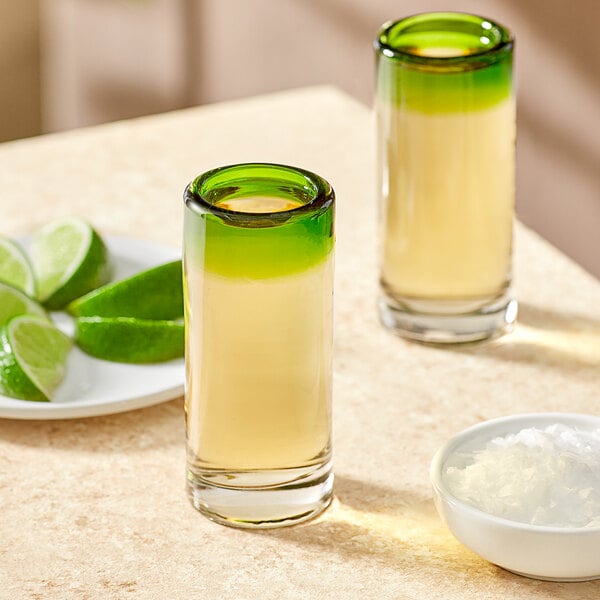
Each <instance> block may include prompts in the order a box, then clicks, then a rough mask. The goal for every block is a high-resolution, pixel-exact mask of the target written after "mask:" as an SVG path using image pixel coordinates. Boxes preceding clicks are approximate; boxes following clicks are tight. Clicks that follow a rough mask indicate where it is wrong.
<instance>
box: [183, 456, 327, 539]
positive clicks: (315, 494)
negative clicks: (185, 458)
mask: <svg viewBox="0 0 600 600" xmlns="http://www.w3.org/2000/svg"><path fill="white" fill-rule="evenodd" d="M225 481H227V484H226V485H225V483H224V482H225ZM187 483H188V494H189V496H190V500H191V502H192V504H193V506H194V508H195V509H196V510H198V511H200V512H201V513H202V514H203V515H205V516H206V517H208V518H209V519H211V520H212V521H215V522H217V523H220V524H221V525H228V526H230V527H241V528H247V529H272V528H276V527H286V526H289V525H296V524H297V523H302V522H303V521H307V520H309V519H312V518H313V517H316V516H317V515H318V514H320V513H321V512H323V511H324V510H325V509H326V508H327V507H328V506H329V504H330V503H331V499H332V495H333V472H332V470H331V462H330V461H329V462H327V463H325V464H321V465H316V466H315V465H313V466H311V467H307V468H303V469H285V470H279V471H274V470H268V471H258V470H254V471H244V472H240V473H231V472H228V473H227V474H226V475H225V474H224V473H222V472H214V471H210V472H209V471H204V472H201V471H198V470H197V469H195V468H194V467H191V466H188V482H187Z"/></svg>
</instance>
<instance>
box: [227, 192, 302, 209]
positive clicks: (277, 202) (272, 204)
mask: <svg viewBox="0 0 600 600" xmlns="http://www.w3.org/2000/svg"><path fill="white" fill-rule="evenodd" d="M217 205H218V206H222V207H223V208H227V209H229V210H235V211H238V212H246V213H273V212H282V211H284V210H291V209H292V208H298V207H299V206H302V203H301V202H297V201H296V200H290V199H289V198H274V197H270V196H249V197H246V198H229V199H227V200H222V201H221V202H218V203H217Z"/></svg>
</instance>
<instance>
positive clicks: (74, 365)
mask: <svg viewBox="0 0 600 600" xmlns="http://www.w3.org/2000/svg"><path fill="white" fill-rule="evenodd" d="M20 241H21V242H22V243H23V245H25V246H27V242H28V239H27V238H23V239H21V240H20ZM105 241H106V245H107V246H108V249H109V251H110V253H111V256H112V260H113V265H114V269H115V273H114V278H113V280H115V281H116V280H118V279H123V278H125V277H129V276H130V275H134V274H135V273H137V272H139V271H143V270H144V269H148V268H150V267H153V266H156V265H160V264H162V263H165V262H169V261H171V260H177V259H178V258H181V252H180V251H179V250H178V249H177V248H174V247H169V246H163V245H160V244H155V243H153V242H147V241H142V240H136V239H132V238H125V237H111V236H107V237H105ZM142 301H143V299H142ZM52 318H53V319H54V321H55V322H56V324H57V326H58V327H59V328H60V329H62V330H63V331H64V332H65V333H68V334H72V330H73V324H72V321H71V319H70V317H69V316H68V315H66V314H65V313H53V314H52ZM184 377H185V368H184V360H183V359H178V360H172V361H168V362H165V363H159V364H152V365H129V364H123V363H114V362H108V361H104V360H99V359H97V358H93V357H91V356H88V355H87V354H85V353H84V352H82V351H81V350H79V348H76V347H75V348H73V350H72V351H71V353H70V355H69V360H68V364H67V375H66V377H65V379H64V381H63V382H62V384H61V386H60V388H59V389H58V390H57V393H56V398H55V399H54V400H53V401H52V402H30V401H27V400H15V399H14V398H8V397H6V396H1V395H0V417H4V418H8V419H74V418H78V417H94V416H98V415H108V414H113V413H118V412H124V411H127V410H134V409H136V408H142V407H144V406H151V405H152V404H158V403H159V402H165V401H167V400H172V399H173V398H177V397H179V396H181V395H182V394H183V382H184Z"/></svg>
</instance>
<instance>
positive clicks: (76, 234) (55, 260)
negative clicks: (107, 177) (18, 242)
mask: <svg viewBox="0 0 600 600" xmlns="http://www.w3.org/2000/svg"><path fill="white" fill-rule="evenodd" d="M31 259H32V262H33V269H34V272H35V274H36V278H37V282H38V298H39V300H40V301H41V302H42V303H43V304H44V305H45V306H47V307H48V308H50V309H52V310H57V309H60V308H62V307H63V306H65V305H66V304H68V303H69V302H71V300H74V299H75V298H78V297H79V296H82V295H83V294H87V293H88V292H89V291H91V290H94V289H96V288H97V287H99V286H101V285H103V284H105V283H106V282H107V281H109V279H110V266H109V260H108V251H107V249H106V246H105V245H104V242H103V241H102V239H101V238H100V236H99V235H98V233H97V232H96V231H95V230H94V229H93V228H92V227H91V226H90V225H89V224H88V223H86V222H85V221H83V220H82V219H79V218H77V217H67V218H64V219H57V220H55V221H52V222H50V223H48V224H47V225H44V227H42V228H41V229H40V230H39V231H37V233H36V234H35V235H34V236H33V240H32V243H31Z"/></svg>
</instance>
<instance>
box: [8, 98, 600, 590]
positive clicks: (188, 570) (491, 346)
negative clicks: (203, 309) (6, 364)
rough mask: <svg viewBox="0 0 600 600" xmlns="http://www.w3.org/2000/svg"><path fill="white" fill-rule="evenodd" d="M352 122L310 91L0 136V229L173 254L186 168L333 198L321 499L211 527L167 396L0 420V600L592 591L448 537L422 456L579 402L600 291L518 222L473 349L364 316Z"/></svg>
mask: <svg viewBox="0 0 600 600" xmlns="http://www.w3.org/2000/svg"><path fill="white" fill-rule="evenodd" d="M372 125H373V121H372V115H371V113H370V112H369V111H368V110H367V109H365V108H364V107H362V106H361V105H359V104H357V103H356V102H354V101H353V100H351V99H349V98H348V97H347V96H344V95H342V94H341V93H339V92H337V91H336V90H333V89H331V88H312V89H305V90H298V91H293V92H287V93H282V94H277V95H273V96H266V97H260V98H255V99H249V100H242V101H238V102H233V103H228V104H222V105H214V106H208V107H204V108H197V109H191V110H186V111H181V112H176V113H171V114H166V115H160V116H156V117H149V118H144V119H139V120H134V121H127V122H122V123H116V124H111V125H106V126H102V127H97V128H93V129H86V130H78V131H74V132H70V133H65V134H59V135H52V136H46V137H42V138H37V139H31V140H24V141H19V142H11V143H8V144H3V145H1V146H0V215H1V221H0V223H1V226H0V231H1V233H3V234H5V235H12V234H17V233H22V232H27V231H28V230H31V229H32V228H34V227H35V226H37V225H40V224H41V223H44V222H45V221H47V220H48V219H50V218H53V217H57V216H60V215H67V214H78V215H83V216H85V217H87V218H88V219H89V220H90V221H91V222H92V223H93V224H94V225H95V226H97V228H98V229H99V230H100V231H101V232H103V233H112V234H124V235H130V236H134V237H139V238H147V239H150V240H155V241H158V242H165V243H171V244H177V245H179V244H180V235H181V227H182V199H181V198H182V192H183V188H184V186H185V184H186V183H187V182H188V181H189V180H191V179H192V178H193V177H194V176H195V175H197V174H199V173H201V172H202V171H204V170H206V169H208V168H210V167H214V166H218V165H222V164H228V163H234V162H241V161H270V162H283V163H290V164H294V165H298V166H302V167H305V168H308V169H311V170H314V171H316V172H317V173H319V174H321V175H323V176H324V177H325V178H327V179H328V180H329V181H330V182H331V183H332V184H333V186H334V188H335V189H336V192H337V198H338V208H337V224H338V228H337V241H338V243H337V256H336V261H337V263H336V264H337V273H336V298H335V303H336V304H335V305H336V327H335V352H336V354H335V379H334V449H335V472H336V487H335V490H336V500H335V503H334V505H333V506H332V507H331V508H330V509H329V510H328V511H327V512H326V513H325V514H324V515H323V516H322V517H320V518H319V519H317V520H316V521H313V522H311V523H308V524H305V525H302V526H298V527H295V528H290V529H282V530H277V531H269V532H248V531H240V530H234V529H229V528H225V527H221V526H219V525H215V524H213V523H211V522H210V521H208V520H207V519H205V518H203V517H202V516H200V514H198V513H197V512H196V511H194V510H193V509H192V507H191V506H190V504H189V502H188V499H187V497H186V494H185V487H184V462H185V457H184V421H183V411H182V401H181V399H176V400H173V401H171V402H167V403H164V404H160V405H157V406H154V407H149V408H146V409H142V410H138V411H133V412H128V413H123V414H116V415H112V416H106V417H96V418H89V419H77V420H65V421H46V422H44V421H17V420H0V500H1V503H2V518H1V519H0V539H1V540H2V542H1V544H0V555H1V558H0V598H2V599H4V598H6V599H11V600H15V599H20V598H23V599H25V598H27V599H29V598H40V599H55V598H56V599H61V600H64V599H69V598H77V599H80V598H81V599H92V598H93V599H96V598H111V599H113V598H114V599H121V598H123V599H133V598H156V599H165V598H177V599H179V598H181V599H188V598H208V599H212V598H219V599H222V598H236V599H242V598H278V599H287V598H290V599H291V598H352V599H354V598H399V599H403V598H410V599H419V600H432V599H437V598H440V599H441V598H443V599H449V600H452V599H460V600H467V599H471V598H473V599H475V598H477V599H478V600H479V599H481V598H486V600H487V599H499V600H500V599H502V600H507V599H511V598H515V599H516V598H518V599H525V598H536V599H544V600H548V599H554V598H556V599H563V598H565V599H567V598H568V599H573V598H576V599H582V600H583V599H589V600H592V599H597V598H598V597H600V581H596V582H589V583H578V584H560V583H546V582H540V581H534V580H529V579H526V578H523V577H519V576H516V575H513V574H511V573H508V572H506V571H503V570H502V569H500V568H497V567H495V566H493V565H491V564H489V563H487V562H485V561H484V560H482V559H480V558H479V557H477V556H476V555H475V554H473V553H472V552H470V551H469V550H467V549H465V548H464V547H462V546H461V545H460V544H459V543H458V542H457V541H455V539H454V538H453V537H452V536H451V534H450V533H449V532H448V531H447V529H446V528H445V526H444V525H443V524H442V523H441V521H440V520H439V518H438V516H437V514H436V512H435V509H434V507H433V502H432V499H431V493H430V488H429V482H428V466H429V461H430V459H431V457H432V455H433V454H434V452H435V451H436V449H437V448H438V447H439V446H440V445H441V444H442V443H443V442H444V441H445V440H446V439H447V438H448V437H449V436H451V435H453V434H454V433H456V432H458V431H459V430H461V429H463V428H465V427H467V426H469V425H472V424H474V423H477V422H479V421H481V420H483V419H488V418H492V417H497V416H501V415H508V414H511V413H517V412H529V411H570V412H587V413H596V414H597V413H599V412H600V284H599V283H598V282H597V281H596V280H594V279H593V278H592V277H590V276H589V275H587V274H586V273H585V272H584V271H582V270H581V269H580V268H578V267H577V266H576V265H575V264H573V263H572V262H570V261H569V260H568V259H567V258H565V257H564V256H563V255H561V254H560V253H559V252H558V251H557V250H555V249H554V248H552V247H551V246H549V245H548V244H547V243H545V242H544V241H543V240H541V239H539V238H538V237H537V236H536V235H534V234H533V233H531V232H530V231H527V230H526V229H525V228H523V227H518V228H517V233H516V261H515V262H516V264H515V271H516V293H517V296H518V299H519V301H520V313H519V324H518V326H517V328H516V330H515V332H514V333H513V334H511V335H510V336H507V337H505V338H502V339H501V340H499V341H496V342H493V343H488V344H483V345H479V346H465V347H463V348H454V349H436V348H432V347H425V346H419V345H416V344H412V343H409V342H406V341H404V340H402V339H399V338H396V337H394V336H393V335H391V334H390V333H388V332H387V331H385V330H384V329H382V328H381V327H380V326H379V324H378V321H377V317H376V313H375V295H376V287H377V283H376V279H377V277H376V258H375V212H376V206H375V204H376V203H375V183H374V140H373V126H372Z"/></svg>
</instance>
